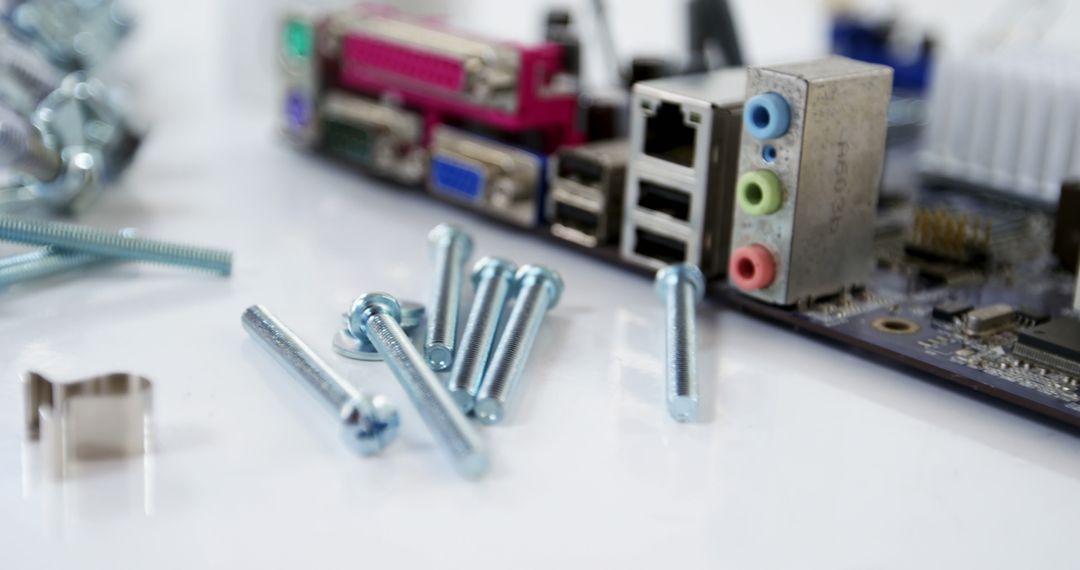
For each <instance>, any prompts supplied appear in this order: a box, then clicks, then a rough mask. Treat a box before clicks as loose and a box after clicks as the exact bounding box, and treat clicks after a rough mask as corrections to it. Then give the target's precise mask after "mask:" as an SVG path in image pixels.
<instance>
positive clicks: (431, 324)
mask: <svg viewBox="0 0 1080 570" xmlns="http://www.w3.org/2000/svg"><path fill="white" fill-rule="evenodd" d="M428 243H429V244H430V246H431V254H432V256H433V257H434V258H435V290H434V291H433V292H432V297H431V304H430V307H431V311H430V314H429V315H428V322H427V336H426V337H425V338H424V357H425V358H427V361H428V364H429V365H430V366H431V368H432V369H433V370H446V369H447V368H450V365H451V364H453V362H454V348H455V345H456V343H457V324H458V314H459V313H460V312H461V280H462V275H463V273H464V267H465V262H466V261H468V260H469V257H470V256H472V249H473V242H472V238H470V237H469V236H468V234H466V233H465V232H463V231H461V230H459V229H457V228H455V227H454V226H451V225H449V224H439V225H438V226H435V229H433V230H431V232H430V233H428Z"/></svg>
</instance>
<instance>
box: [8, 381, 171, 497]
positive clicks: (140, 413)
mask: <svg viewBox="0 0 1080 570" xmlns="http://www.w3.org/2000/svg"><path fill="white" fill-rule="evenodd" d="M23 389H24V395H25V404H26V410H25V411H26V416H25V420H26V437H27V439H29V440H31V441H38V440H40V441H41V442H42V450H43V451H42V453H43V456H44V463H45V467H46V470H47V471H48V472H49V473H50V475H52V476H53V477H55V478H58V479H61V478H64V477H65V476H68V475H71V474H72V464H73V463H74V462H75V461H76V460H100V459H116V458H122V457H129V456H133V455H142V454H143V453H145V452H146V451H147V450H148V449H149V436H148V431H147V427H148V422H147V420H146V418H147V416H148V415H149V414H150V411H151V384H150V381H149V380H147V379H146V378H143V377H142V376H135V375H132V374H124V373H113V374H104V375H101V376H95V377H93V378H88V379H85V380H80V381H77V382H70V383H57V382H53V381H51V380H49V379H48V378H45V377H44V376H42V375H41V374H38V373H36V372H27V373H26V374H24V375H23Z"/></svg>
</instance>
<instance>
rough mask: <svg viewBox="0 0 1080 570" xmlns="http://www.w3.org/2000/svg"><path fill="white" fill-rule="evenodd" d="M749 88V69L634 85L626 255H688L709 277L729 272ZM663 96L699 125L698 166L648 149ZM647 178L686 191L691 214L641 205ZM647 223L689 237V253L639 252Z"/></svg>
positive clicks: (654, 264) (642, 259) (651, 261)
mask: <svg viewBox="0 0 1080 570" xmlns="http://www.w3.org/2000/svg"><path fill="white" fill-rule="evenodd" d="M745 93H746V72H745V71H744V70H742V69H741V68H740V69H734V68H733V69H725V70H721V71H715V72H711V73H704V74H697V75H687V76H682V77H672V78H665V79H657V80H652V81H642V82H639V83H637V84H635V85H634V94H633V99H632V102H631V105H630V158H629V165H628V167H627V174H626V190H625V193H624V198H623V203H624V217H623V227H622V238H621V243H620V248H619V253H620V255H621V257H623V258H624V259H626V260H628V261H630V262H632V263H635V264H637V265H641V266H644V267H649V268H653V269H660V268H662V267H664V266H666V265H669V264H670V263H678V262H687V263H693V264H696V265H698V266H699V267H700V268H701V270H702V272H704V273H705V275H707V276H715V275H719V274H721V273H723V271H724V269H725V268H726V265H727V255H728V236H729V229H730V220H731V211H732V203H733V190H734V180H735V168H736V166H737V162H738V152H739V134H740V132H741V130H742V107H743V101H744V98H745ZM662 103H667V104H670V105H677V106H678V107H680V109H681V111H682V114H683V118H684V123H685V124H686V125H687V126H693V128H694V129H695V130H696V134H695V138H694V149H693V155H692V156H693V158H692V164H691V165H690V166H686V165H682V164H677V163H675V162H671V161H668V160H665V159H662V158H658V157H656V156H651V155H649V154H647V153H646V152H645V143H646V137H647V136H648V133H647V132H646V131H647V119H648V118H649V117H651V116H655V113H656V112H657V109H658V107H659V106H660V105H661V104H662ZM642 181H646V182H649V183H655V184H661V185H663V186H665V187H669V188H671V189H674V190H678V191H681V192H685V193H686V194H687V195H688V196H689V210H688V216H687V219H685V220H684V219H679V218H677V217H674V216H671V215H668V214H666V213H664V212H660V211H656V210H651V209H648V208H645V207H642V206H641V205H639V198H640V195H639V188H640V187H641V183H642ZM639 230H643V231H647V232H649V233H651V234H654V235H657V236H660V237H663V238H667V239H671V240H675V241H679V242H683V243H685V256H684V258H683V259H671V260H664V259H657V258H653V257H649V256H646V255H642V254H640V253H638V252H637V251H636V249H637V246H636V241H637V233H638V231H639Z"/></svg>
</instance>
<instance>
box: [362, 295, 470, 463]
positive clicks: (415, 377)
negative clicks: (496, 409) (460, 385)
mask: <svg viewBox="0 0 1080 570" xmlns="http://www.w3.org/2000/svg"><path fill="white" fill-rule="evenodd" d="M349 316H350V324H349V328H350V329H352V330H357V331H360V332H362V333H363V334H365V335H366V336H367V338H368V339H369V340H371V344H373V345H375V349H376V350H378V351H379V354H381V355H382V357H383V360H385V361H386V363H387V365H389V366H390V370H391V371H393V373H394V376H395V377H397V379H398V382H400V383H401V387H402V388H404V389H405V393H406V394H408V395H409V399H411V400H412V403H413V405H414V406H416V411H418V412H419V413H420V417H422V418H423V419H424V423H426V424H427V426H428V429H430V430H431V431H432V433H433V434H434V435H435V438H436V440H438V442H439V444H440V445H442V447H443V449H444V450H445V451H446V452H447V453H448V454H449V456H450V459H451V460H452V461H453V463H454V467H455V468H457V470H458V472H459V473H461V475H463V476H465V477H467V478H469V479H475V478H477V477H479V476H480V475H482V474H483V473H484V471H486V470H487V468H488V454H487V450H486V449H484V445H483V444H482V443H481V441H480V436H479V434H477V433H476V430H475V429H474V428H473V426H472V425H470V424H469V421H468V420H467V419H465V414H463V413H462V412H461V410H459V409H458V407H457V405H455V404H454V400H453V399H452V398H451V397H450V394H449V393H448V392H447V391H446V387H445V386H443V384H442V382H440V381H439V379H438V378H437V377H436V376H435V373H434V372H433V371H432V370H431V368H429V367H428V365H427V363H426V362H425V361H424V358H423V357H422V356H421V355H420V351H418V350H417V349H416V347H415V346H413V344H412V341H411V340H410V339H409V336H408V335H407V334H405V331H404V330H402V328H401V325H400V324H399V322H400V319H401V307H400V305H398V302H397V301H396V300H395V299H394V298H393V297H391V296H389V295H386V294H384V293H369V294H367V295H364V296H362V297H360V298H358V299H357V300H356V302H355V303H353V306H352V310H350V311H349Z"/></svg>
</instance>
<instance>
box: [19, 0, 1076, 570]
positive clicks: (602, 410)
mask: <svg viewBox="0 0 1080 570" xmlns="http://www.w3.org/2000/svg"><path fill="white" fill-rule="evenodd" d="M466 4H468V5H469V6H470V7H471V6H473V5H474V4H475V5H478V4H479V3H477V2H469V3H466ZM500 4H501V5H503V8H501V10H502V12H501V13H502V14H503V15H502V16H501V17H500V18H502V19H499V18H496V21H497V24H496V25H495V26H494V29H496V30H498V29H500V28H502V29H505V30H506V31H507V33H508V34H509V33H514V32H520V34H529V33H532V32H529V30H535V27H536V19H535V18H533V17H532V14H533V12H531V11H530V10H531V9H529V10H522V11H521V12H520V13H517V12H516V11H511V10H510V9H509V8H507V7H508V6H511V5H517V3H516V2H506V3H500ZM619 4H623V3H615V4H613V5H619ZM626 4H629V3H628V2H627V3H626ZM660 4H661V3H660V2H648V3H642V4H641V6H647V7H649V8H648V10H656V9H657V6H658V5H660ZM749 4H750V3H749V2H746V3H741V4H739V6H741V8H740V10H743V11H744V12H741V13H743V14H746V13H749V12H750V8H748V7H747V5H749ZM768 4H769V3H768V2H761V3H760V7H759V8H756V10H758V12H761V11H768V10H767V5H768ZM779 4H781V5H782V6H789V5H790V6H791V7H792V10H793V12H792V14H795V15H798V14H799V12H798V10H804V13H803V16H805V17H798V18H793V19H791V20H790V21H789V20H787V19H783V20H781V21H782V22H783V25H784V26H785V27H784V28H783V30H782V32H781V33H780V34H779V35H774V36H773V37H779V38H780V39H783V38H784V37H786V36H787V35H788V34H790V36H791V38H794V39H793V40H792V42H791V43H789V44H786V45H787V47H783V48H780V47H768V45H770V44H771V43H773V42H772V40H770V39H769V38H762V36H761V35H760V34H751V37H749V38H747V43H748V45H749V47H748V52H749V53H751V54H755V55H754V57H755V58H766V57H773V56H775V57H777V58H779V57H781V56H785V55H786V56H792V55H795V56H800V54H802V53H806V54H808V55H810V54H813V53H816V52H818V51H820V50H822V49H824V42H823V41H821V40H820V39H814V38H816V37H817V36H815V33H816V32H813V31H812V30H813V28H812V27H810V28H809V29H810V30H811V32H806V30H805V29H803V28H801V27H800V26H801V24H800V22H809V23H808V24H807V26H814V25H820V24H821V23H822V22H824V15H823V13H822V12H821V10H820V7H819V6H817V5H816V4H815V5H809V6H804V5H802V4H799V3H795V2H787V3H779ZM797 4H798V7H796V5H797ZM265 10H266V8H265V7H260V5H259V3H258V2H255V1H254V0H250V1H247V2H233V3H229V4H221V3H219V2H216V1H214V0H200V1H185V2H164V1H163V2H155V3H153V5H152V6H150V5H147V6H143V9H142V10H141V11H142V13H143V20H142V22H141V23H140V26H141V28H140V30H139V33H138V34H137V35H136V36H135V37H134V38H133V40H132V43H131V44H130V45H129V46H128V47H127V48H126V50H125V53H124V54H123V56H122V58H121V60H120V62H118V63H122V65H123V69H124V71H123V75H124V76H125V77H127V78H128V79H129V80H130V81H131V82H132V84H133V87H134V90H133V98H134V100H135V101H136V103H137V104H138V106H139V108H140V109H141V110H142V111H143V112H144V113H145V114H146V116H147V117H148V118H149V119H150V121H151V123H152V128H153V131H152V134H151V136H150V138H149V139H148V140H147V142H146V145H145V147H144V148H143V151H142V153H141V154H140V156H139V157H138V160H137V162H136V163H135V165H134V167H133V169H132V170H131V171H130V172H129V174H128V175H127V176H126V178H125V179H124V180H123V183H122V184H120V185H119V187H117V188H116V189H115V190H114V191H112V192H111V193H109V194H108V195H107V196H106V197H105V198H104V200H102V202H101V203H100V204H99V205H98V206H97V207H96V208H94V209H93V210H92V211H91V212H90V213H89V214H88V215H86V216H84V217H83V218H82V220H81V221H83V222H86V223H90V224H94V225H99V226H108V227H124V226H136V227H138V228H139V229H140V230H141V231H142V232H143V233H145V234H146V235H152V236H158V237H162V238H169V239H176V240H184V241H189V242H193V243H201V244H207V245H216V246H221V247H227V248H230V249H232V250H233V251H234V252H235V259H236V265H235V274H234V275H233V277H232V278H230V279H220V278H215V277H210V276H203V275H198V274H191V273H186V272H183V271H179V270H174V269H170V268H158V267H143V266H138V267H137V266H114V267H104V268H99V269H95V270H92V271H90V272H88V273H86V274H85V275H83V276H80V277H79V278H78V279H71V278H67V277H64V278H55V279H49V280H46V281H43V282H40V283H35V284H33V285H27V286H19V287H15V288H12V289H10V290H8V291H5V292H3V296H2V297H0V338H2V339H3V342H2V343H0V367H2V369H0V377H2V378H5V379H7V380H6V381H5V382H0V513H2V514H0V568H4V569H24V568H59V567H69V568H185V569H190V568H227V569H235V568H323V567H356V568H397V567H422V565H425V566H434V567H439V568H464V567H471V568H477V567H492V568H494V567H499V568H553V567H560V566H561V567H591V568H597V567H605V568H615V567H618V568H649V569H653V568H799V569H803V568H828V569H838V568H845V569H846V568H851V569H855V568H858V569H866V568H874V569H886V568H896V569H911V568H981V569H989V568H1075V567H1076V565H1077V563H1076V547H1075V545H1076V539H1075V531H1076V524H1075V521H1076V520H1077V513H1078V512H1080V511H1078V508H1080V481H1078V479H1080V439H1078V438H1077V437H1076V435H1075V434H1071V433H1069V432H1066V431H1063V430H1061V429H1058V428H1056V427H1054V426H1052V425H1048V424H1045V423H1042V422H1039V421H1035V420H1032V419H1030V418H1028V417H1026V416H1024V415H1022V414H1019V413H1017V412H1015V411H1014V410H1012V409H1005V408H1001V407H998V406H996V405H993V404H990V403H988V402H986V401H983V400H979V399H974V398H972V397H970V395H969V394H968V393H967V392H964V391H961V390H955V389H952V388H949V387H947V386H944V385H942V384H941V383H938V382H935V381H930V380H927V379H924V378H923V377H918V376H914V375H912V374H909V373H908V372H906V371H904V370H896V369H892V368H889V367H886V366H883V365H879V364H874V363H872V362H868V361H866V360H863V359H862V358H860V357H859V356H858V355H855V354H850V353H848V352H847V351H844V350H842V349H838V348H835V347H832V346H830V345H826V344H822V343H818V342H814V341H811V340H807V339H804V338H802V337H800V336H798V335H796V334H794V333H791V332H788V331H785V330H784V329H782V328H779V327H776V326H772V325H770V324H767V323H764V322H760V321H757V320H754V319H752V318H749V317H746V316H743V315H739V314H732V313H727V312H721V311H719V310H718V309H717V307H715V306H705V307H703V308H702V310H701V311H700V316H699V319H698V323H699V334H700V344H701V349H700V352H699V361H700V367H701V374H702V377H703V379H704V384H705V387H706V396H707V402H708V404H707V419H706V421H704V422H702V423H700V424H697V425H679V424H676V423H675V422H673V421H672V420H671V419H670V418H669V417H668V416H667V414H666V412H665V410H664V405H663V388H662V329H661V323H662V310H661V307H660V306H659V303H658V302H657V300H656V299H655V298H654V295H653V291H652V287H651V283H650V282H649V280H647V279H643V278H640V277H637V276H636V275H633V274H630V273H627V272H625V271H622V270H619V269H616V268H613V267H610V266H607V265H604V264H602V263H598V262H595V261H592V260H590V259H589V258H587V257H585V256H581V255H577V254H574V253H570V252H568V251H564V250H562V249H560V248H558V247H554V246H552V245H551V244H549V243H546V242H544V241H541V240H538V239H535V238H531V237H528V236H525V235H521V234H518V233H516V232H513V231H510V230H507V229H504V228H502V227H499V226H496V225H493V224H489V223H487V222H485V221H484V220H483V219H481V218H479V217H475V216H472V215H469V214H465V213H462V212H461V211H458V210H456V209H453V208H450V207H447V206H444V205H441V204H439V203H436V202H433V201H431V200H429V199H427V198H425V197H424V196H423V195H421V194H419V193H415V192H407V191H403V190H400V189H396V188H391V187H388V186H384V185H381V184H377V183H374V182H372V181H370V180H367V179H365V178H363V177H361V176H358V175H355V174H354V173H351V172H347V171H345V170H344V169H341V168H338V167H334V166H330V165H328V164H325V163H323V162H321V161H318V160H316V159H313V158H311V157H308V156H305V155H303V154H300V153H297V152H294V151H293V150H291V149H289V148H286V147H285V146H284V145H282V144H281V143H280V142H279V141H278V140H277V139H276V138H275V136H274V132H273V128H272V124H273V122H274V117H273V116H272V115H271V112H272V110H271V109H270V108H269V107H268V106H267V105H266V102H268V101H269V100H270V97H269V94H270V93H272V92H273V91H272V87H271V84H270V83H269V69H270V68H271V65H270V61H271V58H272V57H273V52H272V51H271V50H270V48H269V47H266V46H263V47H258V46H261V45H262V44H260V43H259V42H260V41H261V39H260V38H262V37H263V36H262V34H263V31H265V30H269V29H270V28H269V27H268V26H269V23H270V22H271V21H272V18H271V16H269V15H267V14H265V13H264V11H265ZM642 10H644V8H642ZM758 12H755V13H758ZM537 13H538V12H537ZM620 13H621V12H620ZM777 13H779V14H787V12H784V11H783V10H781V9H779V8H778V9H777ZM646 15H647V14H646ZM488 16H491V14H488ZM458 19H461V18H460V16H459V18H458ZM483 21H487V20H483ZM756 21H758V22H759V24H756V25H760V20H756ZM480 22H481V20H477V21H476V22H474V23H475V24H477V25H480ZM656 22H657V24H656V26H657V28H658V29H662V28H663V26H665V25H667V24H670V26H668V29H669V30H670V31H665V32H664V33H669V34H675V33H676V32H677V30H678V20H677V18H674V17H671V18H668V20H664V19H663V18H660V17H657V19H656ZM665 22H666V24H665ZM264 25H265V26H267V27H265V28H264ZM622 29H623V30H624V32H622V33H624V34H625V33H626V32H625V30H629V29H633V26H630V27H629V28H622ZM657 33H658V34H659V33H660V32H657ZM634 36H635V34H629V36H628V37H631V38H632V37H634ZM670 45H673V46H675V47H676V48H677V46H678V45H679V42H678V41H675V42H673V43H671V44H670ZM762 46H766V47H762ZM247 53H250V54H253V55H254V56H258V57H260V58H261V60H258V59H247V58H246V56H245V55H244V54H247ZM264 71H265V73H266V74H267V78H266V81H267V83H258V82H255V79H254V78H258V77H260V76H261V75H262V74H263V73H264ZM246 81H247V82H246ZM245 82H246V83H245ZM444 221H450V222H454V223H457V224H460V225H462V226H463V227H465V228H466V229H467V230H468V231H470V232H471V233H472V234H473V236H474V238H475V241H476V243H477V251H478V253H479V254H498V255H503V256H506V257H509V258H511V259H514V260H516V261H518V262H523V263H524V262H538V263H543V264H548V265H550V266H552V267H555V268H557V269H559V270H560V271H561V272H562V273H563V275H564V277H565V280H566V283H567V290H566V294H565V296H564V299H563V302H562V304H561V305H560V306H559V307H558V308H556V309H555V311H553V312H552V313H551V315H550V318H549V319H548V321H547V323H546V324H545V327H544V330H543V333H542V336H541V338H540V340H539V342H538V345H537V347H536V349H535V352H534V355H533V359H532V361H531V365H530V367H529V369H528V371H527V373H526V376H525V378H524V381H525V389H524V391H523V393H522V394H519V395H520V396H521V398H520V400H519V402H520V405H519V406H518V407H517V408H516V409H515V410H513V411H512V415H511V417H510V421H509V423H508V425H505V426H500V427H495V428H485V429H484V430H483V435H484V436H485V438H486V439H487V441H488V443H489V444H490V447H491V450H492V456H493V467H492V470H491V472H490V473H489V476H488V477H486V478H485V479H484V480H482V481H480V482H478V483H468V482H464V481H462V480H460V479H459V478H458V477H457V476H456V475H455V474H454V472H453V471H452V469H451V468H450V466H449V465H448V464H447V463H446V462H445V461H444V457H443V456H442V455H441V453H440V452H439V450H438V449H437V448H436V447H435V446H434V444H433V442H432V440H431V437H430V435H429V434H428V432H427V431H426V430H425V429H424V426H423V424H422V423H421V422H420V420H419V418H418V417H416V415H415V413H414V412H413V411H412V409H411V408H410V406H409V404H408V401H407V399H406V398H405V396H404V394H403V393H402V392H401V390H400V389H399V388H398V386H397V384H396V382H395V380H394V379H393V378H392V376H391V375H390V373H389V371H388V370H387V369H386V368H385V366H384V365H382V364H372V363H357V362H351V361H345V360H343V359H341V358H339V357H337V356H335V355H333V354H332V352H331V350H330V348H329V342H330V339H331V337H332V335H333V333H334V331H335V327H336V326H337V325H338V323H339V315H340V313H341V312H342V311H343V310H344V309H345V308H346V307H347V305H348V304H349V302H350V301H351V299H352V298H353V297H355V296H356V295H358V294H360V293H364V292H367V291H371V290H386V291H390V292H392V293H395V294H397V295H399V296H401V297H403V298H413V299H424V298H425V297H426V293H427V290H428V284H429V282H430V281H431V274H430V266H429V263H428V257H427V252H426V248H425V234H426V232H427V230H428V229H429V228H431V227H433V226H434V225H436V224H438V223H440V222H444ZM3 251H7V250H3ZM252 303H261V304H264V305H265V306H267V307H268V308H269V309H270V310H271V311H273V312H274V313H275V314H277V315H278V316H279V317H280V318H281V319H282V320H283V321H284V322H286V323H287V324H288V325H290V326H291V327H293V328H294V329H295V330H296V331H297V332H298V333H299V334H300V335H301V336H302V337H303V338H305V339H308V340H309V341H310V342H311V344H313V345H314V346H315V348H316V349H317V351H318V352H320V353H321V354H323V355H324V356H325V357H326V358H327V359H328V360H329V361H330V362H332V363H333V365H334V366H335V367H336V368H338V369H339V370H341V371H342V373H343V374H344V375H345V376H346V377H347V378H348V379H349V380H350V381H352V382H355V383H356V384H357V385H360V386H362V387H364V388H368V389H372V390H376V391H380V392H384V393H386V394H387V395H389V396H390V397H392V398H393V400H394V401H395V402H397V403H398V404H399V406H400V407H401V409H402V412H403V422H404V424H403V429H402V434H401V437H400V438H399V440H398V441H397V442H396V443H395V445H394V446H393V447H391V448H390V449H388V450H387V452H386V453H385V454H384V455H383V456H381V457H378V458H370V459H364V458H360V457H357V456H355V455H353V454H351V453H350V451H349V450H348V449H347V448H346V447H345V446H344V445H342V443H341V442H340V441H339V440H338V435H337V430H336V426H335V424H334V421H333V420H332V419H331V418H330V417H329V416H328V415H327V414H326V413H325V410H324V409H323V408H322V407H320V405H319V404H318V403H317V402H316V401H315V400H314V399H313V398H312V397H311V396H310V395H309V394H308V393H307V392H306V391H305V390H303V389H302V388H301V387H300V386H299V385H297V384H296V383H295V382H293V380H292V379H291V378H290V377H289V376H288V375H287V374H286V373H285V372H284V371H283V370H282V369H281V368H280V367H278V366H277V364H276V363H274V362H273V361H272V360H271V359H270V358H269V357H268V356H267V354H265V353H264V352H263V351H262V350H261V349H260V348H259V347H258V346H256V345H255V344H254V343H253V342H252V341H251V340H250V339H249V338H248V337H247V336H246V334H245V333H244V331H243V330H242V328H241V326H240V314H241V312H242V311H243V310H244V308H245V307H247V306H248V305H250V304H252ZM30 369H33V370H38V371H41V372H43V373H45V374H46V375H49V376H52V377H55V378H57V379H62V380H74V379H77V378H80V377H84V376H88V375H91V374H96V373H101V372H107V371H117V370H119V371H130V372H137V373H141V374H145V375H146V376H148V377H149V378H151V379H152V380H153V381H154V390H155V393H154V397H155V407H156V409H155V411H154V416H153V417H154V421H155V445H156V448H157V453H156V454H154V455H153V456H152V457H151V458H150V459H149V460H147V461H145V462H143V461H131V462H126V463H119V464H115V463H114V464H104V465H99V466H96V467H94V468H93V469H91V470H89V471H88V472H87V473H85V474H84V476H82V477H80V478H77V479H74V480H69V481H67V482H66V483H63V484H57V483H54V482H50V481H48V480H44V479H42V478H41V476H40V473H39V469H38V468H37V464H38V460H37V453H38V451H39V449H38V447H37V446H36V445H34V444H27V443H25V442H24V441H23V431H22V425H21V417H22V409H21V408H22V403H21V393H20V387H19V384H18V382H17V381H16V379H17V378H18V376H19V374H21V373H22V372H24V371H26V370H30Z"/></svg>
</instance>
